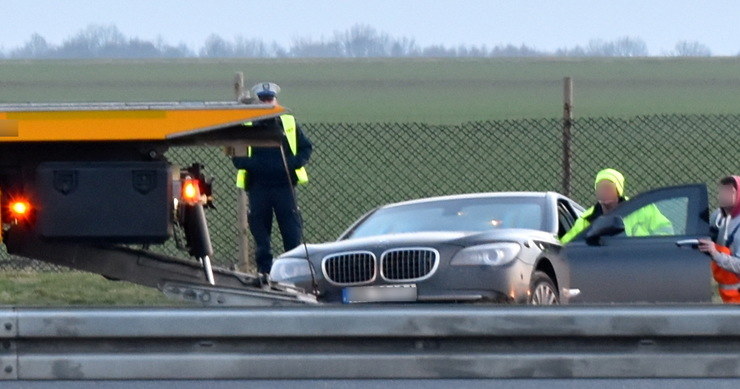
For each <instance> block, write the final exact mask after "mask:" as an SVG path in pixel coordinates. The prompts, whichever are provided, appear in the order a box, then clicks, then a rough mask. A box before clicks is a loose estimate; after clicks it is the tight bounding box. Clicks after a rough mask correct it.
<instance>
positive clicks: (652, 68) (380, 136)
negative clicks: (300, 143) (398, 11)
mask: <svg viewBox="0 0 740 389" xmlns="http://www.w3.org/2000/svg"><path fill="white" fill-rule="evenodd" d="M235 71H244V72H245V76H246V77H247V79H248V80H252V81H257V80H273V81H276V82H278V83H279V84H281V86H282V87H283V89H284V93H283V94H282V95H281V102H282V103H283V104H285V105H286V106H289V107H291V108H293V109H294V111H295V112H296V113H297V115H298V118H299V120H301V121H302V122H308V123H323V122H345V123H357V122H383V123H395V122H424V123H440V124H458V123H461V122H468V121H499V120H503V119H518V118H557V117H558V116H559V115H560V109H561V93H562V92H561V82H562V77H563V76H566V75H568V76H572V77H573V78H574V80H575V88H576V94H575V95H576V100H575V106H576V109H575V114H576V116H577V117H583V116H591V117H602V116H615V117H632V116H635V115H643V114H659V113H672V114H674V113H677V114H708V115H713V114H723V113H728V114H738V113H740V59H737V58H732V59H730V58H728V59H688V60H678V59H670V60H660V59H632V60H626V59H599V60H554V59H553V60H546V59H526V60H525V59H521V60H519V59H517V60H513V59H512V60H427V59H423V60H408V59H399V60H335V61H328V60H284V61H276V60H268V61H257V60H229V61H207V60H179V61H148V62H144V61H125V62H121V61H119V62H105V61H87V62H75V61H53V62H40V61H39V62H21V61H4V62H3V61H0V102H23V101H34V102H38V101H121V100H123V101H141V100H154V101H156V100H159V101H162V100H228V99H232V98H233V96H232V92H231V80H232V77H233V74H234V72H235ZM250 85H251V83H250ZM656 120H658V119H656ZM694 120H697V122H696V123H689V122H676V123H672V122H667V123H663V122H660V121H659V120H658V121H653V120H652V119H646V120H637V121H633V120H632V119H630V121H629V122H626V121H619V120H617V121H614V122H612V121H607V122H606V123H601V122H595V123H592V124H589V125H588V126H586V124H584V126H583V127H581V128H580V129H579V131H581V135H580V137H578V138H576V149H577V150H579V152H580V154H578V156H577V159H576V162H577V166H576V171H575V172H574V173H575V176H576V178H577V184H578V187H577V188H575V189H576V192H577V193H578V197H577V199H578V200H581V201H586V200H587V199H590V196H589V195H590V190H591V189H590V180H591V176H592V174H593V171H595V169H598V168H599V167H602V166H606V165H609V166H612V167H616V168H619V169H623V170H625V171H629V172H630V173H631V175H630V179H632V181H630V185H631V188H632V189H633V190H638V189H640V190H641V189H645V188H649V187H654V186H658V185H668V184H671V183H676V182H688V181H691V182H695V181H699V182H710V181H711V180H712V179H713V178H712V177H715V176H717V175H719V174H726V173H730V172H731V170H732V169H734V168H735V165H734V164H733V161H728V160H727V159H726V158H713V157H711V155H712V153H713V152H717V150H719V155H722V156H725V155H730V154H731V153H732V151H731V150H727V148H726V147H723V148H721V149H717V148H716V147H715V145H714V143H716V139H728V137H730V138H731V139H730V140H731V142H730V144H732V145H736V144H737V142H739V141H740V139H738V135H739V133H740V132H738V131H730V132H727V131H729V130H731V129H732V128H736V126H737V124H736V122H734V121H733V122H732V123H733V126H734V127H733V126H730V127H728V126H725V125H724V122H723V121H722V120H719V119H713V120H714V121H713V122H714V123H715V124H714V127H713V128H711V131H710V132H707V133H706V134H703V135H704V136H703V137H697V134H696V133H695V130H696V128H700V127H701V125H702V123H701V120H702V119H701V118H694ZM733 120H734V119H733ZM309 128H310V129H312V130H313V132H312V133H311V136H312V139H313V140H314V142H315V143H316V144H317V150H316V158H315V160H314V161H313V162H312V164H311V166H310V169H311V174H312V184H311V185H310V186H308V187H306V188H303V189H301V193H300V198H301V201H302V206H303V207H304V213H305V215H304V217H305V218H306V222H307V226H308V231H307V236H308V237H309V238H310V240H311V241H316V240H326V239H331V238H334V237H336V235H337V234H338V233H339V232H340V231H341V230H342V229H343V228H344V227H345V226H346V225H347V223H349V222H350V221H351V220H352V219H354V218H355V217H357V216H359V215H360V214H361V213H363V212H364V211H366V210H368V209H370V208H372V207H373V206H376V205H379V204H382V203H383V202H385V201H397V200H402V199H406V198H413V197H419V196H425V195H435V194H447V193H459V192H466V191H485V190H557V189H558V185H559V176H558V166H559V165H557V164H558V161H559V157H560V151H559V143H558V141H559V138H558V134H559V123H558V121H557V120H546V121H536V120H535V121H511V122H497V123H496V124H491V125H490V126H486V127H485V128H477V127H466V126H462V127H460V128H457V127H448V128H447V130H446V132H438V131H437V130H436V129H434V128H431V129H429V130H424V131H426V132H424V133H421V134H415V133H413V132H412V131H411V132H410V131H404V130H403V129H401V128H397V126H394V125H384V126H379V125H367V126H357V125H351V126H346V127H344V128H343V131H344V132H343V133H341V134H335V133H333V132H331V131H329V130H331V128H330V127H324V128H323V129H321V130H320V126H314V127H313V128H311V127H309ZM414 128H419V127H414ZM728 129H729V130H728ZM450 131H452V132H450ZM456 132H460V133H462V135H463V136H462V137H459V136H457V135H459V134H457V133H456ZM615 135H618V136H615ZM419 136H422V137H424V144H423V145H422V146H424V147H422V149H418V150H416V152H411V153H409V152H408V150H407V149H406V147H405V146H406V145H408V144H410V143H412V142H413V140H414V139H418V137H419ZM481 136H484V138H481ZM705 138H706V139H712V140H711V141H710V142H708V143H704V144H698V145H697V140H698V139H705ZM482 139H484V140H482ZM349 140H354V142H355V143H352V141H349ZM481 142H484V143H481ZM528 142H531V143H528ZM481 145H483V146H485V147H480V146H481ZM667 145H668V146H667ZM417 146H418V145H417ZM486 147H488V148H486ZM671 147H672V148H671ZM728 147H734V146H728ZM454 148H459V149H465V150H468V151H469V153H467V154H465V155H460V153H449V152H448V153H439V152H436V153H432V154H430V155H427V151H428V149H432V150H448V151H449V150H450V149H454ZM608 148H610V149H612V150H613V151H614V155H616V156H617V157H616V158H613V157H611V155H610V154H607V155H602V156H601V157H600V158H593V154H594V153H592V151H596V150H602V149H608ZM338 150H339V151H341V150H344V153H338V152H337V151H338ZM359 150H363V152H364V154H363V153H360V152H359ZM656 150H657V151H658V152H656ZM675 150H682V151H681V153H678V155H679V156H680V157H681V158H678V159H676V154H677V153H676V152H675ZM204 154H206V151H205V150H199V151H198V153H197V154H192V153H187V152H186V153H181V154H180V155H181V156H183V158H184V159H183V161H182V162H187V163H190V162H193V161H192V160H190V159H191V158H193V157H194V156H197V158H199V159H203V161H202V162H205V163H206V165H207V166H208V167H209V169H210V173H211V174H214V173H215V174H216V175H217V180H218V181H217V184H218V185H224V183H225V185H227V186H228V187H229V188H231V186H230V183H231V180H232V177H231V176H232V175H233V171H232V167H231V166H230V163H229V161H228V159H227V158H225V157H224V156H223V155H216V156H210V157H208V156H206V155H204ZM501 155H505V156H507V158H508V159H506V160H504V161H502V159H501ZM532 156H535V157H536V158H534V159H533V158H532ZM207 158H211V159H210V160H209V159H207ZM696 160H701V161H705V160H706V161H708V163H707V165H704V166H697V164H696V163H692V161H696ZM506 162H509V163H506ZM471 164H473V165H476V166H477V167H478V168H479V170H471V169H468V170H466V171H465V173H464V175H463V176H461V177H460V178H461V179H460V180H457V181H454V182H450V181H449V179H450V177H455V175H456V174H457V175H459V174H460V172H459V171H458V170H457V168H456V167H457V166H470V165H471ZM656 166H659V168H656ZM707 166H709V167H710V168H709V169H708V168H707ZM214 168H218V170H217V171H214V170H215V169H214ZM355 175H359V176H361V177H365V179H364V180H363V181H362V182H361V183H359V184H358V180H357V178H356V176H355ZM385 186H390V188H391V189H389V190H379V188H384V187H385ZM221 188H223V186H221ZM232 192H233V191H232ZM221 193H223V192H221ZM227 193H230V192H227ZM348 199H351V200H352V201H353V202H352V203H350V202H348V201H347V200H348ZM219 201H220V202H219V206H220V208H219V210H217V211H215V213H212V214H209V215H212V216H216V220H215V222H213V221H214V220H212V217H211V216H209V222H212V223H211V226H212V227H213V229H214V231H226V229H228V228H231V227H233V220H235V216H234V215H233V212H232V211H233V210H230V209H229V208H228V207H229V206H230V204H233V203H234V199H233V196H232V194H228V195H221V196H220V198H219ZM589 201H590V200H589ZM337 204H342V206H341V207H337ZM327 220H329V222H327ZM234 236H235V234H231V233H230V232H229V233H222V234H220V235H219V236H217V237H214V244H216V245H217V246H218V245H220V246H222V247H223V245H225V244H230V243H233V241H232V239H233V237H234ZM222 253H223V251H222ZM0 303H2V304H17V305H68V304H81V305H86V304H91V305H107V304H115V305H149V304H171V302H169V301H168V300H165V299H164V297H162V296H161V295H160V294H159V292H157V291H154V290H149V289H145V288H141V287H138V286H135V285H132V284H128V283H124V282H120V283H112V282H109V281H107V280H105V279H103V278H102V277H99V276H95V275H86V274H82V273H61V274H56V273H26V272H15V271H13V272H6V273H2V274H0Z"/></svg>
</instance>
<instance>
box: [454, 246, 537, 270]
mask: <svg viewBox="0 0 740 389" xmlns="http://www.w3.org/2000/svg"><path fill="white" fill-rule="evenodd" d="M521 250H522V248H521V246H519V243H513V242H501V243H490V244H484V245H480V246H472V247H468V248H464V249H462V250H460V251H459V252H458V253H457V254H455V256H454V257H453V258H452V261H450V265H453V266H474V265H488V266H500V265H505V264H507V263H509V262H511V261H513V260H514V259H515V258H516V256H517V255H519V252H520V251H521Z"/></svg>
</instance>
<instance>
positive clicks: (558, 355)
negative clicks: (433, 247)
mask: <svg viewBox="0 0 740 389" xmlns="http://www.w3.org/2000/svg"><path fill="white" fill-rule="evenodd" d="M0 342H2V347H1V348H0V378H1V379H4V380H11V381H12V380H22V381H26V380H29V382H30V381H31V380H42V381H34V382H36V383H37V384H38V383H43V382H52V381H59V380H72V381H75V382H77V381H86V382H93V381H99V380H337V381H333V382H337V383H340V382H345V381H346V380H360V379H375V380H377V379H380V380H388V379H401V378H403V379H413V380H428V379H448V380H460V379H476V380H480V379H486V380H491V379H495V380H511V379H529V380H532V379H535V381H536V379H548V380H555V381H557V380H561V381H562V380H572V379H619V380H629V379H636V378H650V379H653V380H655V379H677V378H682V379H690V380H693V381H685V382H695V381H697V380H710V379H711V380H714V381H713V382H715V383H724V384H727V383H730V382H732V383H734V384H737V383H738V382H740V381H739V380H738V378H740V309H737V308H736V307H731V306H630V307H626V306H600V307H551V308H548V307H542V308H538V307H500V306H452V305H422V306H418V305H414V306H338V307H300V308H214V309H207V308H205V309H204V308H198V309H190V308H172V309H165V308H147V309H128V308H127V309H117V308H105V309H56V308H50V309H43V308H6V309H0ZM718 379H721V380H718ZM728 379H729V380H728ZM43 380H50V381H43ZM555 381H552V382H555ZM70 382H71V381H70ZM160 382H165V381H160ZM365 382H366V383H368V382H378V381H365ZM408 382H412V381H408ZM408 382H407V383H408ZM413 382H416V383H421V382H423V381H413ZM537 382H539V381H537ZM548 382H550V381H548ZM581 382H584V381H581ZM651 382H652V381H651ZM3 385H5V384H3ZM606 387H608V386H606ZM715 387H716V386H715Z"/></svg>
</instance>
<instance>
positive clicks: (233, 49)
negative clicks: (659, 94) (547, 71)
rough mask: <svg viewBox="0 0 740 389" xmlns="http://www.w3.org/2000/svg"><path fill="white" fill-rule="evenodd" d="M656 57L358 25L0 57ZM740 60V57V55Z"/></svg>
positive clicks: (683, 48)
mask: <svg viewBox="0 0 740 389" xmlns="http://www.w3.org/2000/svg"><path fill="white" fill-rule="evenodd" d="M649 55H651V54H650V52H649V51H648V48H647V45H646V44H645V42H644V41H643V40H642V39H640V38H634V37H623V38H619V39H616V40H614V41H604V40H592V41H590V42H589V43H588V44H587V45H585V46H580V45H579V46H575V47H570V48H562V49H557V50H554V51H544V50H538V49H536V48H534V47H530V46H527V45H524V44H521V45H513V44H505V45H494V46H491V47H488V46H486V45H480V46H477V45H459V46H446V45H428V46H421V45H419V44H417V43H416V41H415V40H414V39H412V38H407V37H400V38H399V37H393V36H391V35H389V34H387V33H384V32H380V31H378V30H376V29H375V28H373V27H371V26H367V25H360V24H358V25H354V26H352V27H351V28H349V29H347V30H345V31H338V32H335V33H334V34H333V36H332V37H331V38H328V39H323V38H322V39H319V40H314V39H310V38H297V39H294V40H293V41H292V42H291V43H290V45H288V46H287V47H286V46H282V45H279V44H277V43H275V42H271V43H266V42H264V41H262V40H259V39H250V38H245V37H243V36H236V37H235V38H233V39H226V38H223V37H221V36H219V35H217V34H212V35H210V36H208V37H207V38H206V40H205V42H204V44H203V46H202V47H200V48H199V49H197V50H195V49H192V48H190V47H188V46H187V45H185V44H178V45H171V44H169V43H167V42H164V41H163V40H162V39H161V38H158V39H156V40H155V41H147V40H143V39H139V38H129V37H126V36H125V35H124V34H123V33H122V32H121V31H120V30H119V29H118V28H117V27H116V26H115V25H107V26H104V25H90V26H88V27H86V28H84V29H82V30H80V31H79V32H77V33H76V34H74V35H72V36H71V37H69V38H67V39H65V40H64V41H63V42H62V43H61V44H58V45H54V44H51V43H49V42H48V41H47V40H46V38H44V37H43V36H41V35H39V34H33V35H32V36H31V37H30V38H29V40H28V41H26V42H25V43H24V44H23V45H21V46H19V47H16V48H13V49H9V50H2V51H0V58H8V59H67V58H70V59H71V58H192V57H200V58H291V57H292V58H370V57H480V58H486V57H646V56H649ZM661 55H665V56H680V57H709V56H711V55H712V52H711V50H710V49H709V47H707V46H706V45H704V44H702V43H700V42H694V41H680V42H678V43H676V46H675V47H674V49H673V50H672V51H671V52H668V53H661ZM738 56H740V53H738Z"/></svg>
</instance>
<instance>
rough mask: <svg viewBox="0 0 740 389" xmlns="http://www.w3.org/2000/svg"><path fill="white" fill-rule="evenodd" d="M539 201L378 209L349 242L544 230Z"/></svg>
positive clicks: (482, 201) (466, 202) (432, 203)
mask: <svg viewBox="0 0 740 389" xmlns="http://www.w3.org/2000/svg"><path fill="white" fill-rule="evenodd" d="M543 203H544V200H543V199H542V198H537V197H516V198H511V197H502V198H475V199H453V200H439V201H429V202H423V203H413V204H408V205H399V206H393V207H389V208H381V209H379V210H378V211H377V212H375V213H373V214H372V215H371V216H370V217H368V218H367V219H366V220H365V221H364V222H362V223H361V224H360V225H358V226H357V227H356V228H355V229H354V231H353V232H352V233H351V234H350V237H351V238H360V237H367V236H376V235H385V234H398V233H409V232H426V231H465V232H468V231H489V230H494V229H501V228H526V229H536V230H542V229H543V228H544V220H543V219H544V217H543Z"/></svg>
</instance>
